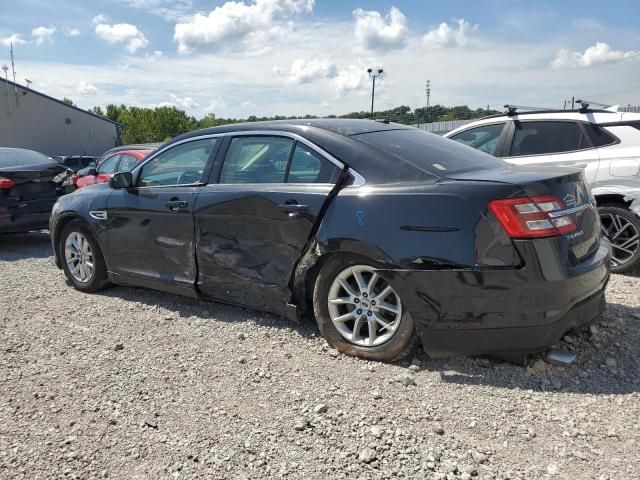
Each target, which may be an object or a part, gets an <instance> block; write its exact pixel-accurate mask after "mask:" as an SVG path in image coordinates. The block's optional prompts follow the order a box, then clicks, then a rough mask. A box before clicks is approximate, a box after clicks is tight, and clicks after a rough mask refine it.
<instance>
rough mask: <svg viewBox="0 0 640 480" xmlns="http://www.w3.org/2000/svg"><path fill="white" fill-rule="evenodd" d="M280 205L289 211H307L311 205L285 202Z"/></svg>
mask: <svg viewBox="0 0 640 480" xmlns="http://www.w3.org/2000/svg"><path fill="white" fill-rule="evenodd" d="M278 207H279V208H281V209H283V210H284V211H287V212H306V211H308V210H309V205H300V204H299V203H284V204H282V205H278Z"/></svg>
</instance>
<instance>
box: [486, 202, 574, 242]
mask: <svg viewBox="0 0 640 480" xmlns="http://www.w3.org/2000/svg"><path fill="white" fill-rule="evenodd" d="M564 208H565V206H564V204H563V203H562V202H561V201H560V200H558V199H557V198H556V197H554V196H551V195H548V196H544V197H532V198H529V197H523V198H509V199H505V200H493V201H491V202H489V210H491V212H492V213H493V214H494V215H495V216H496V218H497V219H498V221H499V222H500V224H501V225H502V228H504V230H505V232H507V235H509V236H510V237H512V238H532V237H533V238H540V237H553V236H555V235H561V234H563V233H568V232H573V231H574V230H575V229H576V224H575V222H574V221H573V218H572V217H571V215H570V214H569V215H558V214H557V213H558V212H561V211H562V210H564Z"/></svg>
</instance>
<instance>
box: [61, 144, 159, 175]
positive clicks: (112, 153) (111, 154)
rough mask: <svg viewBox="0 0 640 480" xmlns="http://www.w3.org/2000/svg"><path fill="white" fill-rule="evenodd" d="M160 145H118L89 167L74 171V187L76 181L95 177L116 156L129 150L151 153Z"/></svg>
mask: <svg viewBox="0 0 640 480" xmlns="http://www.w3.org/2000/svg"><path fill="white" fill-rule="evenodd" d="M160 145H162V144H161V143H139V144H133V145H120V146H117V147H113V148H110V149H109V150H107V151H106V152H104V153H103V154H102V155H100V156H99V157H98V159H97V160H95V161H94V162H93V163H92V164H91V165H88V166H86V167H84V168H81V169H80V170H77V171H76V175H75V176H74V178H73V183H74V185H77V184H78V180H79V179H81V178H83V177H87V176H95V175H96V173H97V172H98V170H100V168H101V167H102V165H103V164H104V163H105V162H106V161H107V160H109V159H112V158H114V157H116V155H118V154H120V153H122V152H124V151H131V150H144V151H147V152H148V151H153V150H155V149H156V148H158V147H159V146H160Z"/></svg>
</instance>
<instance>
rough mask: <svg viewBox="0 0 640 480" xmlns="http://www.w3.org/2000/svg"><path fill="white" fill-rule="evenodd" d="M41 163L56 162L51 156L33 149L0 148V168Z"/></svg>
mask: <svg viewBox="0 0 640 480" xmlns="http://www.w3.org/2000/svg"><path fill="white" fill-rule="evenodd" d="M42 163H56V162H55V161H54V160H53V159H52V158H49V157H47V156H46V155H44V154H42V153H38V152H34V151H33V150H22V149H19V148H0V168H7V167H23V166H26V165H40V164H42Z"/></svg>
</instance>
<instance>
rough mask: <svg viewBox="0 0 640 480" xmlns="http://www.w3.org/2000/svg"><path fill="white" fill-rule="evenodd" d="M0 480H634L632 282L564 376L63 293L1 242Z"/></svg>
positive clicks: (215, 312) (637, 320)
mask: <svg viewBox="0 0 640 480" xmlns="http://www.w3.org/2000/svg"><path fill="white" fill-rule="evenodd" d="M0 292H1V294H2V296H1V300H2V301H1V308H0V478H7V479H38V478H83V479H84V478H117V479H120V478H122V479H125V478H126V479H135V478H215V479H218V478H240V479H243V478H247V479H248V478H318V479H324V478H393V477H398V478H420V479H422V478H427V479H430V478H434V479H435V478H440V479H444V478H446V479H452V478H460V479H472V478H481V479H491V478H499V479H506V478H511V479H514V478H522V479H532V478H534V479H537V478H567V479H577V478H580V479H587V478H595V479H626V478H628V479H631V478H640V459H639V458H638V451H639V450H640V395H639V392H640V377H639V375H638V372H639V371H640V369H639V367H640V277H638V276H637V275H636V276H633V275H627V276H617V275H616V276H613V277H612V279H611V282H610V284H609V287H608V291H607V300H608V302H609V306H608V309H607V312H606V313H605V315H604V317H603V318H602V320H601V321H600V322H599V323H597V324H596V325H595V326H593V327H592V328H591V330H590V331H589V332H585V333H583V334H580V335H573V336H570V337H567V338H565V340H564V341H563V343H562V345H561V347H562V348H564V349H569V350H573V351H575V352H577V353H578V357H577V360H576V362H575V363H574V364H572V365H570V366H568V367H558V366H551V365H548V364H546V363H544V362H542V361H540V360H539V361H536V362H535V363H534V364H533V365H532V366H530V367H529V368H526V369H525V368H522V367H518V366H515V365H511V364H507V363H503V362H499V361H494V360H490V359H486V358H475V359H472V358H455V359H427V358H425V357H424V355H423V354H420V355H418V356H417V357H416V358H415V359H409V361H407V362H406V363H401V364H381V363H373V362H366V361H362V360H357V359H354V358H349V357H345V356H342V355H340V354H338V353H337V352H335V351H333V350H332V349H330V348H329V347H328V346H327V344H326V343H325V342H324V340H323V339H322V338H321V337H320V336H319V331H318V329H317V327H315V326H314V325H312V324H305V325H302V326H297V325H295V324H292V323H289V322H287V321H286V320H284V319H281V318H277V317H272V316H269V315H265V314H262V313H257V312H254V311H250V310H244V309H240V308H235V307H230V306H224V305H221V304H217V303H211V302H205V301H195V300H191V299H187V298H181V297H178V296H173V295H168V294H164V293H158V292H154V291H150V290H144V289H135V288H123V287H113V288H110V289H107V290H105V291H103V292H100V293H99V294H94V295H87V294H82V293H80V292H78V291H75V290H73V289H72V288H71V287H70V286H68V285H67V283H66V281H65V278H64V275H63V274H62V272H61V271H60V270H58V269H57V268H56V267H55V266H54V264H53V259H52V256H51V249H50V245H49V239H48V236H47V235H46V234H44V233H36V234H29V235H11V236H2V237H0Z"/></svg>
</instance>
